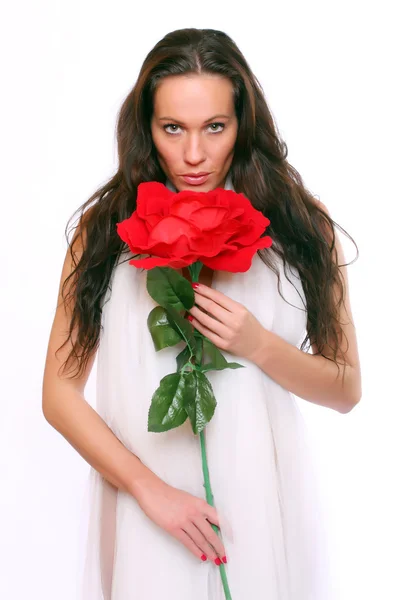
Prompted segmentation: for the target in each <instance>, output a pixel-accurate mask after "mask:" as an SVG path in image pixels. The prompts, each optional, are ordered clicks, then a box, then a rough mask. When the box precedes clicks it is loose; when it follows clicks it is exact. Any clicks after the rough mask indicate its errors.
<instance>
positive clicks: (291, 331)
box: [43, 29, 361, 600]
mask: <svg viewBox="0 0 410 600" xmlns="http://www.w3.org/2000/svg"><path fill="white" fill-rule="evenodd" d="M117 137H118V154H119V166H118V170H117V173H116V174H115V175H114V177H113V178H112V179H111V180H110V181H109V182H108V183H107V184H106V185H104V186H103V187H101V188H100V189H98V190H97V191H96V192H95V194H93V196H92V197H91V198H90V199H89V200H88V201H87V202H85V203H84V204H83V205H82V207H81V209H82V214H81V218H80V221H79V225H78V227H77V229H76V231H75V234H74V236H73V238H72V241H71V243H70V246H69V250H68V251H67V256H66V259H65V262H64V266H63V270H62V275H61V282H60V291H59V301H58V306H57V309H56V314H55V319H54V322H53V326H52V330H51V335H50V342H49V348H48V353H47V358H46V366H45V373H44V387H43V411H44V415H45V417H46V419H47V420H48V421H49V423H50V424H51V425H52V426H53V427H55V428H56V429H57V430H58V431H59V432H60V433H61V434H62V435H63V436H65V438H66V439H67V440H68V441H69V442H70V444H72V446H73V447H74V448H75V449H76V450H77V451H78V452H79V453H80V454H81V455H82V456H83V457H84V459H85V460H86V461H87V462H88V463H89V464H90V465H91V469H90V488H89V491H90V518H89V530H88V546H87V557H86V564H85V568H84V575H85V577H84V587H83V592H82V593H83V596H82V597H83V598H84V599H87V600H102V599H104V600H107V599H111V600H131V599H133V600H135V599H136V598H141V599H143V600H158V599H159V598H165V597H166V598H168V599H175V600H193V599H194V598H195V599H196V600H222V599H223V598H224V597H225V596H224V592H223V589H222V584H221V579H220V574H219V569H220V567H219V565H220V564H221V561H222V562H223V563H224V568H225V570H226V573H227V577H228V581H229V586H230V590H231V594H232V598H233V599H234V600H251V599H252V600H261V599H263V600H267V599H271V600H307V599H312V600H313V599H314V600H331V599H332V598H334V597H335V595H334V591H335V590H332V585H333V584H332V581H331V578H330V566H329V565H328V561H327V559H328V556H327V549H326V529H325V527H324V526H323V524H322V513H321V511H320V508H319V506H320V496H318V495H317V493H316V486H315V482H314V472H315V471H314V466H313V464H312V460H311V458H310V457H309V444H308V443H307V440H306V436H305V434H306V429H305V424H304V421H303V418H302V415H301V413H300V411H299V410H298V406H297V403H296V400H295V398H294V395H296V396H298V397H300V398H302V399H304V400H306V401H309V402H314V403H316V404H320V405H322V406H323V407H328V408H331V409H334V410H336V411H338V412H340V413H347V412H349V411H350V410H351V409H352V408H353V407H354V406H355V405H356V404H357V403H358V402H359V400H360V396H361V378H360V365H359V357H358V349H357V341H356V335H355V327H354V323H353V318H352V314H351V308H350V303H349V293H348V283H347V273H346V266H345V265H344V256H343V251H342V247H341V244H340V241H339V238H338V236H337V235H336V232H335V225H336V224H335V222H334V221H333V220H332V218H331V217H330V215H329V213H328V211H327V209H326V207H325V206H324V205H323V204H322V203H321V202H319V201H317V200H316V199H315V198H314V197H313V196H312V194H311V193H310V192H309V191H308V190H307V189H306V188H305V187H304V185H303V182H302V178H301V177H300V175H299V173H298V172H297V171H296V170H295V169H294V168H293V167H292V166H291V165H290V164H289V163H288V162H287V160H286V157H287V147H286V144H285V143H284V142H283V141H282V140H281V139H280V138H279V135H278V133H277V130H276V128H275V124H274V121H273V118H272V115H271V113H270V111H269V108H268V105H267V103H266V100H265V98H264V95H263V92H262V90H261V87H260V85H259V83H258V81H257V79H256V77H255V76H254V75H253V73H252V72H251V70H250V68H249V66H248V64H247V62H246V60H245V58H244V57H243V55H242V54H241V52H240V51H239V49H238V48H237V46H236V45H235V43H234V42H233V41H232V39H230V38H229V37H228V36H227V35H226V34H224V33H222V32H220V31H216V30H211V29H204V30H199V29H184V30H178V31H174V32H172V33H169V34H168V35H166V36H165V37H164V38H163V39H162V40H161V41H159V42H158V43H157V44H156V46H155V47H154V48H153V49H152V50H151V51H150V52H149V54H148V56H147V57H146V59H145V61H144V63H143V65H142V69H141V72H140V74H139V77H138V80H137V82H136V84H135V86H134V87H133V88H132V90H131V92H130V93H129V95H128V96H127V98H126V100H125V102H124V103H123V105H122V107H121V110H120V114H119V119H118V124H117ZM202 174H204V175H202ZM145 181H158V182H161V183H164V184H166V185H167V187H168V188H169V189H170V190H172V191H174V192H179V191H182V190H191V191H195V192H199V191H200V192H208V191H210V190H213V189H215V188H217V187H225V188H226V189H232V190H234V191H236V192H241V193H243V194H244V195H245V196H246V197H247V198H249V199H250V201H251V202H252V204H253V206H254V207H255V208H257V209H258V210H260V211H262V212H263V214H264V215H265V216H266V217H268V219H269V220H270V226H269V227H268V229H267V231H266V233H267V234H268V235H270V237H271V238H272V239H273V244H272V247H271V248H268V249H267V250H260V251H258V253H257V254H255V255H254V258H253V261H252V265H251V268H250V269H249V270H248V271H247V272H245V273H234V274H233V273H227V272H223V271H215V272H213V271H212V270H211V269H209V268H205V267H204V268H203V270H202V271H201V274H200V285H199V287H197V289H196V290H195V303H196V305H195V306H194V307H193V308H192V309H191V311H190V312H191V318H192V323H193V325H194V327H195V328H196V329H197V330H199V331H200V332H202V333H203V334H204V335H206V336H208V337H209V338H210V339H211V341H213V342H214V343H215V345H217V346H218V347H219V348H220V349H221V350H222V351H223V352H224V353H225V355H226V356H227V358H228V359H230V360H235V359H234V358H233V357H236V358H237V357H239V358H240V361H239V362H241V364H243V365H244V366H245V367H246V368H245V369H241V370H239V371H238V370H236V371H235V370H229V369H227V370H224V371H222V372H216V371H214V372H209V378H210V380H211V382H212V386H213V389H214V392H215V397H216V398H217V400H218V406H217V409H216V411H215V415H214V417H213V419H212V421H211V422H210V423H209V424H208V426H207V429H206V436H207V451H208V462H209V468H210V474H211V481H212V488H213V494H214V500H215V507H212V506H210V505H209V504H208V503H207V502H206V501H205V496H204V488H203V477H202V469H201V457H200V449H199V441H198V438H197V437H196V436H194V435H193V433H192V430H191V429H190V425H189V424H188V422H186V423H185V424H184V425H183V426H180V427H178V428H175V429H172V430H170V431H168V432H165V433H161V434H157V433H151V432H148V430H147V415H148V409H149V405H150V401H151V397H152V394H153V392H154V390H155V389H156V388H157V386H158V384H159V381H160V379H161V377H163V376H164V375H165V374H167V373H171V372H174V371H175V356H176V354H177V352H178V351H179V350H176V349H175V348H174V347H173V348H167V349H166V350H163V351H161V352H159V353H156V352H155V350H154V347H153V344H152V340H151V337H150V334H149V331H148V328H147V315H148V314H149V312H150V310H151V309H152V308H153V307H154V306H155V302H154V301H153V300H152V298H151V297H150V296H149V295H148V292H147V290H146V274H147V272H146V271H145V270H142V269H137V268H135V267H133V266H131V265H130V264H129V260H130V257H131V256H132V255H131V253H130V252H129V250H128V248H127V247H124V243H123V242H122V241H121V239H120V237H119V235H118V233H117V229H116V224H117V223H119V222H120V221H122V220H124V219H126V218H128V217H129V216H130V214H131V213H132V212H133V211H134V209H135V201H136V195H137V188H138V185H139V184H140V183H141V182H145ZM182 273H183V274H184V275H185V276H186V277H187V278H189V273H188V271H187V270H186V269H183V270H182ZM97 349H98V370H97V407H96V410H94V409H93V408H92V407H91V406H90V405H89V404H88V402H87V401H86V399H85V396H84V387H85V384H86V382H87V379H88V377H89V373H90V370H91V368H92V366H93V364H94V360H95V356H96V354H97ZM308 350H311V352H309V351H308ZM212 523H213V524H216V525H219V527H220V529H221V536H220V537H219V536H218V535H217V534H216V533H215V531H214V530H213V529H212V527H211V524H212Z"/></svg>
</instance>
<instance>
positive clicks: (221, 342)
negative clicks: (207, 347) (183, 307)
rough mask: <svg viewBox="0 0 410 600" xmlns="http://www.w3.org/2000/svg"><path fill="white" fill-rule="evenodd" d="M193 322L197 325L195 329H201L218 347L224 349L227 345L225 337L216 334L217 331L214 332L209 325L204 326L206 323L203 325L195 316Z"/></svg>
mask: <svg viewBox="0 0 410 600" xmlns="http://www.w3.org/2000/svg"><path fill="white" fill-rule="evenodd" d="M191 323H192V325H193V326H194V327H195V329H197V330H198V331H200V332H201V333H202V334H203V335H204V336H205V337H207V338H208V339H209V340H210V341H211V342H212V343H213V344H215V346H217V347H218V348H221V349H222V350H223V349H224V347H225V340H224V339H223V338H221V337H220V336H219V335H216V334H215V333H213V332H212V331H211V330H210V329H208V328H207V327H204V325H201V323H200V322H199V321H198V319H195V318H193V319H192V321H191Z"/></svg>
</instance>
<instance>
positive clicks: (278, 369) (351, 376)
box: [251, 202, 362, 413]
mask: <svg viewBox="0 0 410 600" xmlns="http://www.w3.org/2000/svg"><path fill="white" fill-rule="evenodd" d="M318 204H319V206H320V208H322V210H324V211H325V212H326V213H327V214H329V212H328V210H327V208H326V207H325V205H324V204H323V203H322V202H318ZM335 249H336V252H337V254H336V253H334V260H337V261H338V264H340V265H342V264H345V262H346V260H345V256H344V253H343V248H342V245H341V243H340V240H339V237H338V235H337V232H336V231H335ZM340 272H341V275H342V280H343V285H344V294H345V300H344V305H343V303H342V304H341V307H340V311H341V313H340V318H339V321H340V322H341V323H343V326H341V327H340V328H339V341H340V344H341V346H342V348H343V350H344V352H345V357H346V361H347V366H346V369H345V373H344V378H343V365H341V364H339V369H340V373H339V372H338V368H337V365H336V364H335V363H334V362H333V361H331V360H329V359H328V358H325V357H326V356H329V357H331V356H332V354H331V349H330V348H329V347H328V346H326V347H325V349H324V351H323V354H324V356H322V355H320V354H317V346H316V345H315V344H312V351H313V354H307V353H306V352H303V351H302V350H299V349H298V348H296V347H295V346H293V345H292V344H289V343H288V342H286V341H285V340H283V339H282V338H280V337H279V336H278V335H276V334H275V333H272V332H270V331H267V330H264V332H263V337H262V343H261V345H260V347H259V348H257V349H256V350H255V352H254V354H253V356H252V359H251V360H253V362H255V364H257V365H258V366H259V367H260V368H261V369H262V370H263V371H264V372H265V373H266V374H267V375H269V377H271V378H272V379H274V380H275V381H276V382H277V383H279V385H281V386H282V387H284V388H286V389H287V390H289V391H291V392H292V393H294V394H296V395H297V396H299V397H300V398H303V399H304V400H308V401H310V402H313V403H315V404H320V405H322V406H327V407H329V408H333V409H335V410H337V411H339V412H341V413H347V412H349V411H350V410H351V409H352V408H354V406H355V405H356V404H357V403H358V402H359V401H360V398H361V394H362V390H361V373H360V360H359V352H358V346H357V338H356V329H355V326H354V322H353V316H352V310H351V305H350V297H349V283H348V276H347V267H340ZM338 360H339V361H340V359H339V358H338Z"/></svg>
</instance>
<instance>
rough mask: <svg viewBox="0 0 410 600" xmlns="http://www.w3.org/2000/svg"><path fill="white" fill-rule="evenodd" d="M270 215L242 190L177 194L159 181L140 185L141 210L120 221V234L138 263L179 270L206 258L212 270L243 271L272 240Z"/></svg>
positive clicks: (221, 189) (137, 265) (215, 190)
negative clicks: (265, 232) (137, 255)
mask: <svg viewBox="0 0 410 600" xmlns="http://www.w3.org/2000/svg"><path fill="white" fill-rule="evenodd" d="M269 223H270V222H269V219H267V218H266V217H264V216H263V214H262V213H261V212H260V211H258V210H256V209H255V208H254V207H253V206H252V204H251V202H250V201H249V200H248V198H246V196H244V195H243V194H237V193H236V192H233V191H232V190H225V189H223V188H216V189H214V190H211V191H209V192H192V191H189V190H183V191H182V192H176V193H175V192H172V191H171V190H169V189H168V188H167V187H166V186H165V185H164V184H162V183H158V182H146V183H141V184H140V185H139V186H138V194H137V208H136V210H135V211H134V212H133V213H132V215H131V216H130V217H129V219H125V220H124V221H122V222H121V223H117V231H118V235H119V236H120V238H121V239H122V240H123V241H124V242H126V243H127V244H128V246H129V248H130V250H131V251H132V252H133V253H135V254H149V255H151V257H150V258H140V259H135V260H131V261H130V264H132V265H134V266H135V267H140V268H144V269H152V268H154V267H163V266H168V267H172V268H174V269H180V268H182V267H186V266H188V265H190V264H192V263H194V262H196V261H201V262H202V263H203V264H204V265H207V266H208V267H210V268H211V269H214V270H220V271H230V272H232V273H235V272H244V271H247V270H248V269H249V268H250V266H251V262H252V257H253V255H254V254H255V252H256V251H257V250H258V249H261V248H269V247H270V246H271V245H272V239H271V238H270V237H269V236H264V237H261V235H262V234H263V232H264V231H265V229H266V228H267V227H268V225H269Z"/></svg>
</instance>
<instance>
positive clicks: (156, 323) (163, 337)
mask: <svg viewBox="0 0 410 600" xmlns="http://www.w3.org/2000/svg"><path fill="white" fill-rule="evenodd" d="M147 323H148V329H149V331H150V333H151V337H152V340H153V342H154V347H155V350H156V352H158V350H162V348H167V347H169V346H175V344H178V342H180V341H181V340H182V339H183V337H182V336H181V334H180V333H179V331H178V330H176V329H175V328H174V327H173V325H172V323H171V322H170V321H169V318H168V313H167V311H166V309H165V308H163V307H162V306H156V307H155V308H153V309H152V311H151V312H150V313H149V315H148V320H147Z"/></svg>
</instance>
